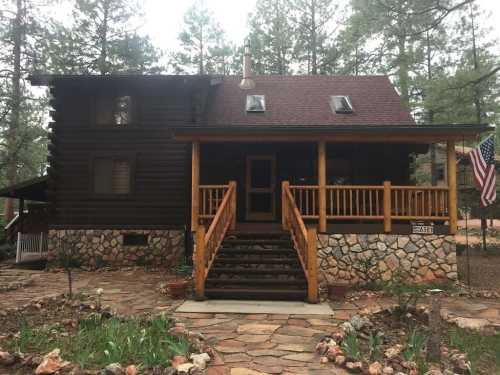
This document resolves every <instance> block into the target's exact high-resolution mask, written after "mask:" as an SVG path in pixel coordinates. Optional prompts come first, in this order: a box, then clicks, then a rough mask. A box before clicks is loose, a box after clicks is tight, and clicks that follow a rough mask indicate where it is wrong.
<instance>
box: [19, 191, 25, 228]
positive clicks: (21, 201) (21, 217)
mask: <svg viewBox="0 0 500 375" xmlns="http://www.w3.org/2000/svg"><path fill="white" fill-rule="evenodd" d="M19 232H21V233H23V232H24V198H20V199H19Z"/></svg>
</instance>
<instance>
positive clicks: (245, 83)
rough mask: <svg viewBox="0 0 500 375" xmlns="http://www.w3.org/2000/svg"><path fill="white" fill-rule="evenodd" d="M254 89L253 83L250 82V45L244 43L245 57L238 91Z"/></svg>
mask: <svg viewBox="0 0 500 375" xmlns="http://www.w3.org/2000/svg"><path fill="white" fill-rule="evenodd" d="M253 88H255V82H254V81H253V80H252V53H251V52H250V43H249V42H248V41H247V42H246V43H245V56H244V57H243V79H242V80H241V82H240V89H242V90H250V89H253Z"/></svg>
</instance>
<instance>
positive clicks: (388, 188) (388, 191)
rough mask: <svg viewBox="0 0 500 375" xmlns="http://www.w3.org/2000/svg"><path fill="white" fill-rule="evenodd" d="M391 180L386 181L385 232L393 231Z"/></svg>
mask: <svg viewBox="0 0 500 375" xmlns="http://www.w3.org/2000/svg"><path fill="white" fill-rule="evenodd" d="M391 231H392V222H391V181H384V232H385V233H391Z"/></svg>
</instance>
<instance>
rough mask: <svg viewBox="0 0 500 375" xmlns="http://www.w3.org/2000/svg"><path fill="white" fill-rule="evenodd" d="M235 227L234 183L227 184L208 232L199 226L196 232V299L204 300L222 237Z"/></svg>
mask: <svg viewBox="0 0 500 375" xmlns="http://www.w3.org/2000/svg"><path fill="white" fill-rule="evenodd" d="M235 226H236V181H230V182H229V188H228V189H227V191H226V193H225V194H224V198H223V199H222V203H221V204H220V206H219V208H218V210H217V213H216V214H215V217H214V219H213V220H212V222H211V224H210V226H209V227H208V231H206V232H205V226H203V225H199V226H198V229H197V230H196V250H195V290H196V297H197V299H204V298H205V280H206V278H207V275H208V273H209V271H210V268H211V267H212V264H213V262H214V259H215V257H216V255H217V252H218V251H219V249H220V247H221V245H222V242H223V241H224V237H225V236H226V234H227V231H228V230H229V229H234V228H235Z"/></svg>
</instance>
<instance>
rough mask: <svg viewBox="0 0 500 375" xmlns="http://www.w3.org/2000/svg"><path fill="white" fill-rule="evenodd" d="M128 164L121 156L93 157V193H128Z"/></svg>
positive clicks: (129, 168)
mask: <svg viewBox="0 0 500 375" xmlns="http://www.w3.org/2000/svg"><path fill="white" fill-rule="evenodd" d="M130 164H131V163H130V161H129V160H127V159H123V158H96V159H94V168H93V169H94V193H96V194H130V190H131V186H130V185H131V183H130V182H131V179H130V175H131V165H130Z"/></svg>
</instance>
